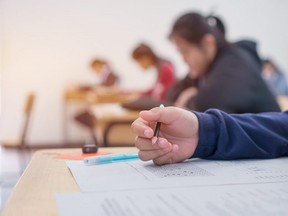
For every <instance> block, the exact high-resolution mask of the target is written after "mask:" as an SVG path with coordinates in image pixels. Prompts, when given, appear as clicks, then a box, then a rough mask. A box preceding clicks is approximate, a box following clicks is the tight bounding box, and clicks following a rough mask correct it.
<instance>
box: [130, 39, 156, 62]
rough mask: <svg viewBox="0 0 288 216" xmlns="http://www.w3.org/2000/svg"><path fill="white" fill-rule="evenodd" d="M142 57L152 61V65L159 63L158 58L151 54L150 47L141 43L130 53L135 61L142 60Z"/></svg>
mask: <svg viewBox="0 0 288 216" xmlns="http://www.w3.org/2000/svg"><path fill="white" fill-rule="evenodd" d="M143 56H148V57H149V58H151V59H152V61H153V62H154V63H157V62H158V61H159V57H158V56H157V55H156V54H155V53H154V52H153V50H152V49H151V47H149V46H148V45H146V44H144V43H141V44H140V45H138V46H137V47H136V48H135V49H134V51H133V52H132V57H133V58H134V59H135V60H138V59H140V58H142V57H143Z"/></svg>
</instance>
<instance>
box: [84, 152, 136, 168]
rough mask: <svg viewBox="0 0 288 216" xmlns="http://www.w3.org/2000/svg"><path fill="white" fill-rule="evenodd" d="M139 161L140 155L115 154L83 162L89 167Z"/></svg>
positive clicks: (87, 159)
mask: <svg viewBox="0 0 288 216" xmlns="http://www.w3.org/2000/svg"><path fill="white" fill-rule="evenodd" d="M136 159H139V156H138V154H137V153H136V154H114V155H105V156H94V157H87V158H84V160H83V162H84V164H87V165H93V164H106V163H113V162H123V161H128V160H136Z"/></svg>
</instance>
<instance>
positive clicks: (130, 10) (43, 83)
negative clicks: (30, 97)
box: [0, 0, 288, 143]
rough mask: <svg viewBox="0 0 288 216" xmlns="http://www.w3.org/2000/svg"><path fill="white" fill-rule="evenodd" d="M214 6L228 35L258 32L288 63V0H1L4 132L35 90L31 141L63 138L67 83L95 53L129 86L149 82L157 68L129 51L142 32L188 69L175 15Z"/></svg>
mask: <svg viewBox="0 0 288 216" xmlns="http://www.w3.org/2000/svg"><path fill="white" fill-rule="evenodd" d="M213 8H214V9H216V13H217V14H219V15H221V17H223V19H224V20H225V21H226V26H227V28H228V38H229V39H231V40H237V39H239V38H242V37H251V38H256V39H257V40H258V42H259V45H260V51H261V53H262V54H263V55H265V56H266V55H268V56H271V57H273V59H275V60H276V61H277V63H279V65H280V66H281V67H282V68H283V69H285V70H286V71H288V49H287V48H288V39H287V38H288V28H287V26H286V24H285V22H286V21H287V10H288V1H285V0H273V1H272V0H242V1H236V0H205V1H203V0H202V1H201V0H198V1H196V0H174V1H172V0H171V1H167V0H157V1H155V0H146V1H135V0H120V1H116V0H81V1H80V0H41V1H39V0H25V1H23V0H0V69H1V100H2V107H1V109H2V110H1V116H0V123H1V128H0V136H1V137H7V136H11V135H13V134H17V133H18V132H19V129H20V125H21V116H22V115H21V114H22V113H21V112H22V107H23V100H24V98H25V95H26V94H27V92H28V91H30V90H33V91H35V92H36V93H37V101H36V107H35V112H34V115H33V121H32V125H31V126H32V127H31V130H30V133H29V139H30V141H31V142H33V143H39V142H46V143H47V142H61V141H62V140H63V131H62V109H63V107H62V106H63V103H62V93H63V89H64V87H65V86H66V85H67V84H68V83H71V82H74V81H79V80H85V79H86V80H87V79H89V77H91V74H90V71H89V67H88V63H89V61H90V60H91V59H92V58H93V57H94V56H103V57H105V58H107V59H109V60H110V61H111V62H112V64H113V65H114V68H115V70H116V71H117V72H118V73H119V74H121V76H123V79H124V80H123V83H122V85H123V86H124V87H126V88H136V87H138V88H144V87H147V86H148V85H149V84H150V83H151V80H152V79H153V74H152V73H150V74H148V75H147V74H144V73H142V72H141V70H140V69H139V68H138V67H137V66H136V65H135V63H134V62H133V61H132V60H131V58H130V52H131V50H132V49H133V47H134V46H135V45H136V44H137V43H138V42H140V41H142V40H144V41H147V42H149V43H150V44H151V45H153V47H154V48H155V49H156V50H157V51H158V53H161V54H162V55H163V56H165V57H167V58H169V59H171V60H172V61H173V62H174V63H175V64H176V67H177V70H178V75H179V76H181V75H182V74H183V73H184V72H185V70H186V69H185V68H186V67H185V65H184V64H183V63H182V60H181V59H180V57H179V55H178V54H177V52H176V51H175V49H174V47H173V46H172V45H171V44H170V42H169V41H168V40H167V34H168V32H169V29H170V27H171V25H172V22H173V21H174V20H175V18H176V17H178V16H179V15H180V14H182V13H184V12H186V11H189V10H194V9H196V10H199V11H201V12H204V13H206V14H208V13H209V12H210V11H211V10H212V9H213Z"/></svg>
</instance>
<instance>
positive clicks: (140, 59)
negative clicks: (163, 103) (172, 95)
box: [132, 44, 176, 100]
mask: <svg viewBox="0 0 288 216" xmlns="http://www.w3.org/2000/svg"><path fill="white" fill-rule="evenodd" d="M132 57H133V59H134V60H136V61H137V63H138V64H139V65H140V66H141V67H142V68H143V69H144V70H147V69H149V68H151V67H155V68H156V69H157V72H158V75H157V80H156V82H155V84H154V85H153V87H152V88H151V89H149V90H148V91H147V92H145V95H148V96H151V97H152V98H153V99H155V100H165V99H166V95H167V91H168V90H169V88H171V87H172V86H173V84H174V83H175V81H176V76H175V70H174V67H173V65H172V64H171V63H170V62H169V61H167V60H164V59H162V58H160V57H159V56H157V55H156V54H155V52H154V51H153V50H152V49H151V47H149V46H148V45H146V44H140V45H139V46H137V47H136V48H135V49H134V51H133V53H132Z"/></svg>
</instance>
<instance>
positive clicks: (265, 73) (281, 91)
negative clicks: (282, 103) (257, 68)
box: [262, 59, 288, 96]
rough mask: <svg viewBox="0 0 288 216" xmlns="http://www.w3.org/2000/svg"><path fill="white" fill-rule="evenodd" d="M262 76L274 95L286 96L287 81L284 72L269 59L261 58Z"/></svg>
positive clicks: (287, 92) (287, 93) (287, 89)
mask: <svg viewBox="0 0 288 216" xmlns="http://www.w3.org/2000/svg"><path fill="white" fill-rule="evenodd" d="M262 77H263V78H264V80H265V81H266V82H267V84H268V85H269V87H270V88H271V90H272V91H273V92H274V94H275V95H276V96H288V82H287V79H286V77H285V75H284V73H283V72H282V71H281V70H279V68H278V67H277V66H276V65H275V64H274V63H273V62H272V61H271V60H269V59H266V60H263V65H262Z"/></svg>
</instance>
